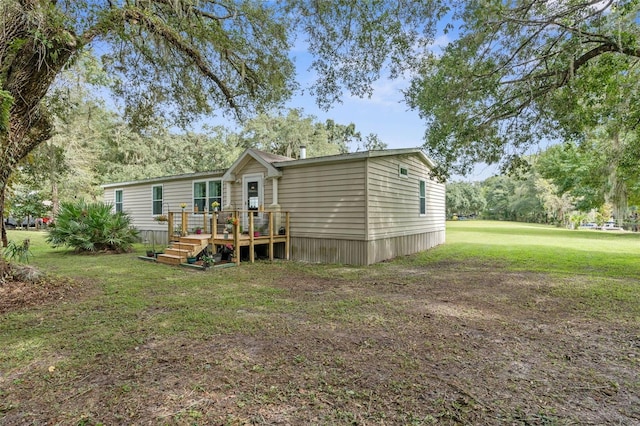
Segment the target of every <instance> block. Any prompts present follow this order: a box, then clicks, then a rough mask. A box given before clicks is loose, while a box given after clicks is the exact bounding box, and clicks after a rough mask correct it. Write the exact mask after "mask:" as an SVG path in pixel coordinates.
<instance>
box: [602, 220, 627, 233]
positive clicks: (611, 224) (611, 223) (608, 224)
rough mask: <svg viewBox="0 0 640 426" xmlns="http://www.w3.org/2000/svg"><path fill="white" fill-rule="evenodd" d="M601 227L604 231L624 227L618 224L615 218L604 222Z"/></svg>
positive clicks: (617, 229)
mask: <svg viewBox="0 0 640 426" xmlns="http://www.w3.org/2000/svg"><path fill="white" fill-rule="evenodd" d="M600 229H602V230H603V231H622V228H621V227H619V226H618V225H616V223H615V222H614V221H613V220H609V221H607V222H605V223H603V224H602V228H600Z"/></svg>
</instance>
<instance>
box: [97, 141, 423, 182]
mask: <svg viewBox="0 0 640 426" xmlns="http://www.w3.org/2000/svg"><path fill="white" fill-rule="evenodd" d="M404 155H418V157H419V158H420V160H421V161H422V162H423V163H424V164H426V165H427V166H429V167H431V168H433V167H434V166H435V164H434V162H433V161H432V160H431V159H430V158H429V157H428V156H427V155H426V154H425V153H424V151H423V150H422V149H420V148H401V149H384V150H378V151H361V152H352V153H347V154H337V155H326V156H323V157H312V158H304V159H297V160H296V159H293V158H289V157H285V156H282V155H277V154H271V153H268V152H264V151H260V150H257V149H253V148H248V149H246V150H245V151H244V152H243V153H242V154H240V156H239V157H238V159H237V160H236V161H234V163H233V164H232V165H231V167H229V168H228V169H227V170H213V171H210V172H199V173H186V174H181V175H174V176H163V177H157V178H150V179H143V180H138V181H129V182H118V183H107V184H104V185H102V187H103V188H114V187H118V186H127V185H134V184H135V185H137V184H145V183H154V182H164V181H167V180H180V179H197V178H199V177H202V178H204V177H213V176H218V177H219V176H222V180H223V181H235V180H236V176H235V171H236V170H237V169H241V168H242V167H243V166H244V165H246V163H247V162H248V161H251V159H254V160H256V161H257V162H258V163H260V164H261V165H262V166H263V167H264V168H265V169H267V177H278V176H282V171H281V170H280V169H282V168H285V167H304V166H307V165H312V164H321V163H337V162H342V161H353V160H360V159H365V158H375V157H387V156H404Z"/></svg>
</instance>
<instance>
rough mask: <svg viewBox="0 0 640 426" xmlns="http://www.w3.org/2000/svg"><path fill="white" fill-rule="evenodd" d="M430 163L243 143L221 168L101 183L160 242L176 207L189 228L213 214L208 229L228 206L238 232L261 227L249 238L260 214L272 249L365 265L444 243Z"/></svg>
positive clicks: (385, 154)
mask: <svg viewBox="0 0 640 426" xmlns="http://www.w3.org/2000/svg"><path fill="white" fill-rule="evenodd" d="M302 152H304V150H302ZM432 168H433V163H432V162H431V160H430V159H429V158H428V157H427V156H426V155H425V154H424V152H423V151H422V150H420V149H392V150H380V151H365V152H356V153H350V154H341V155H331V156H324V157H315V158H305V157H304V154H302V155H301V158H299V159H292V158H288V157H283V156H279V155H274V154H269V153H265V152H262V151H258V150H255V149H247V150H246V151H244V152H243V153H242V154H241V155H240V157H239V158H238V159H237V160H236V161H235V162H234V163H233V164H232V165H231V167H230V168H229V169H226V170H214V171H211V172H203V173H191V174H183V175H178V176H169V177H162V178H153V179H146V180H140V181H134V182H122V183H110V184H106V185H103V188H104V198H105V201H108V202H112V203H113V205H114V209H115V210H117V211H124V212H126V213H128V214H129V215H130V217H131V218H132V222H133V224H134V226H135V227H136V228H138V229H139V230H140V231H142V232H143V233H144V232H153V235H156V236H157V235H159V236H160V238H156V237H154V238H155V239H157V240H158V243H160V244H167V243H168V242H169V240H170V239H171V235H170V234H171V232H172V231H171V227H168V226H167V223H166V222H164V221H159V220H158V219H165V218H166V217H167V216H169V215H171V217H173V214H174V213H175V214H177V215H178V216H176V217H180V218H186V217H187V216H186V214H185V212H187V213H188V215H189V218H195V219H188V220H189V223H190V225H189V226H190V227H191V224H192V223H200V222H198V219H197V217H198V215H200V216H202V217H204V218H209V219H207V220H209V221H211V220H213V219H212V218H214V217H215V218H217V219H216V222H215V224H214V223H213V222H209V223H211V225H210V227H209V229H207V221H206V220H205V221H204V222H203V224H204V229H205V231H207V232H209V233H212V234H214V235H215V234H216V233H218V232H224V231H223V230H222V229H221V228H219V227H220V226H221V225H220V224H221V223H224V220H226V219H225V218H226V217H230V216H228V214H230V213H231V212H235V213H233V214H234V215H235V217H238V220H239V222H240V223H239V224H238V229H239V230H240V232H244V233H245V234H250V235H252V232H253V230H250V229H248V227H249V224H250V223H251V225H252V226H254V228H255V227H258V226H260V227H262V231H261V232H263V233H262V234H258V233H256V237H257V236H258V235H264V233H265V232H266V227H267V226H266V225H267V224H266V223H265V222H266V219H263V220H262V222H261V219H260V215H259V213H262V214H263V215H264V213H263V212H268V213H269V218H270V219H269V227H270V229H271V230H270V231H269V232H270V233H271V235H272V236H273V234H274V232H275V234H276V235H278V234H283V233H287V237H288V238H287V244H286V245H277V247H276V249H275V252H276V254H277V255H279V256H280V257H287V258H291V259H294V260H300V261H307V262H317V263H342V264H353V265H369V264H372V263H376V262H380V261H383V260H387V259H391V258H394V257H397V256H402V255H408V254H412V253H416V252H419V251H423V250H427V249H429V248H431V247H434V246H436V245H438V244H442V243H444V241H445V187H444V184H443V183H440V182H438V181H437V180H435V179H434V178H432V177H431V176H430V172H431V170H432ZM242 212H245V214H242ZM285 212H286V227H285V226H284V225H285V223H284V222H285V215H284V213H285ZM214 213H215V214H214ZM252 216H255V217H252ZM192 220H195V222H192ZM183 228H185V226H184V225H183ZM274 229H275V231H274ZM190 232H191V231H190ZM183 234H184V229H183ZM272 239H273V238H272ZM252 241H253V240H252ZM252 248H253V246H252ZM285 250H286V253H284V252H283V251H285Z"/></svg>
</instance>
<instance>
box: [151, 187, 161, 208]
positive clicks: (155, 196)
mask: <svg viewBox="0 0 640 426" xmlns="http://www.w3.org/2000/svg"><path fill="white" fill-rule="evenodd" d="M151 209H152V210H153V213H152V214H154V215H157V214H162V185H154V186H152V187H151Z"/></svg>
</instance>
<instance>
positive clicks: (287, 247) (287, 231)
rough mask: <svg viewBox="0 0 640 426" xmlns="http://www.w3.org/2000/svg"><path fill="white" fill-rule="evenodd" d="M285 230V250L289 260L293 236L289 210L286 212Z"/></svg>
mask: <svg viewBox="0 0 640 426" xmlns="http://www.w3.org/2000/svg"><path fill="white" fill-rule="evenodd" d="M285 218H286V219H285V228H284V229H285V232H286V234H287V235H286V237H285V239H284V241H285V242H284V251H285V257H286V259H287V260H289V246H290V244H291V236H290V233H289V212H286V213H285Z"/></svg>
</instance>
